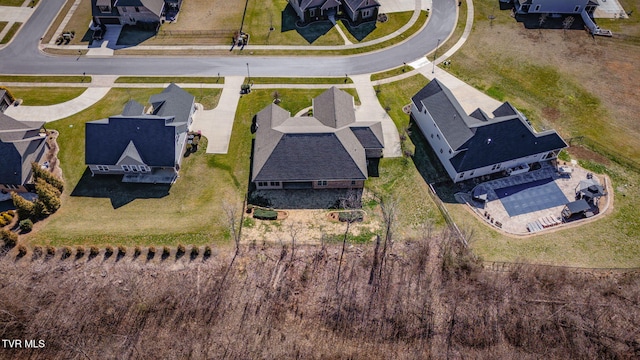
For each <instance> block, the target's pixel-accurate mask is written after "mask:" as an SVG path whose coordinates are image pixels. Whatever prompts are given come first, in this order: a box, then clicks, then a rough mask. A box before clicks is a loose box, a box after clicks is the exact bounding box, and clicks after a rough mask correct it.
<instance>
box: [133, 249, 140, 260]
mask: <svg viewBox="0 0 640 360" xmlns="http://www.w3.org/2000/svg"><path fill="white" fill-rule="evenodd" d="M140 254H142V249H140V246H136V247H135V248H134V249H133V257H134V258H137V257H138V256H140Z"/></svg>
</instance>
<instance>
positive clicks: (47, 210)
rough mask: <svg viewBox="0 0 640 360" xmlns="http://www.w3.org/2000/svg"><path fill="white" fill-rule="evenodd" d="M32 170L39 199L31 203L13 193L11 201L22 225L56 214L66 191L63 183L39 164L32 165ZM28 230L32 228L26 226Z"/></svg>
mask: <svg viewBox="0 0 640 360" xmlns="http://www.w3.org/2000/svg"><path fill="white" fill-rule="evenodd" d="M31 170H32V173H33V179H34V182H35V187H36V193H37V194H38V198H37V199H36V200H35V201H29V200H27V199H25V198H23V197H21V196H20V195H18V194H17V193H15V192H12V193H11V199H12V200H13V205H14V206H15V207H16V209H17V212H18V218H20V220H21V223H22V221H24V220H31V221H37V220H39V219H44V218H46V217H47V216H49V215H51V214H53V213H55V212H56V211H57V210H58V209H59V208H60V205H61V203H60V196H61V194H62V191H63V190H64V183H63V181H62V180H61V179H59V178H57V177H56V176H55V175H53V174H52V173H51V172H49V171H47V170H45V169H42V168H41V167H40V165H39V164H38V163H35V162H34V163H32V164H31ZM21 225H22V224H21ZM27 228H30V227H29V226H25V229H27Z"/></svg>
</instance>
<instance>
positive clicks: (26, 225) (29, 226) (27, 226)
mask: <svg viewBox="0 0 640 360" xmlns="http://www.w3.org/2000/svg"><path fill="white" fill-rule="evenodd" d="M20 230H21V231H22V232H25V233H28V232H29V231H31V230H33V221H31V219H25V220H22V221H20Z"/></svg>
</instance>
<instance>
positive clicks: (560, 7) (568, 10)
mask: <svg viewBox="0 0 640 360" xmlns="http://www.w3.org/2000/svg"><path fill="white" fill-rule="evenodd" d="M513 4H514V7H515V11H516V13H517V14H562V15H580V14H581V13H582V12H583V11H586V13H587V14H589V15H591V16H593V12H594V11H595V10H596V8H597V7H598V1H597V0H513Z"/></svg>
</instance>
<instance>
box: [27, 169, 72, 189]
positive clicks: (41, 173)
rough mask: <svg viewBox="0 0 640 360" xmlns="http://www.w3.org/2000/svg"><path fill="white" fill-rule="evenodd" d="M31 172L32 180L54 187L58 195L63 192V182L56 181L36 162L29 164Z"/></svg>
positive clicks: (53, 176) (56, 179)
mask: <svg viewBox="0 0 640 360" xmlns="http://www.w3.org/2000/svg"><path fill="white" fill-rule="evenodd" d="M31 171H32V172H33V179H34V180H35V181H36V182H37V181H38V179H42V180H44V181H45V182H46V183H48V184H50V185H52V186H53V187H55V188H56V189H57V190H58V191H59V192H60V193H61V192H62V191H63V190H64V182H63V181H62V180H60V179H58V178H57V177H56V176H55V175H53V174H52V173H51V172H49V171H48V170H45V169H43V168H42V167H40V165H39V164H38V163H36V162H33V163H31Z"/></svg>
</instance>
